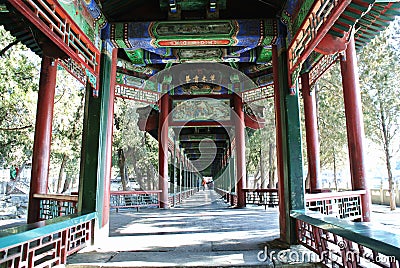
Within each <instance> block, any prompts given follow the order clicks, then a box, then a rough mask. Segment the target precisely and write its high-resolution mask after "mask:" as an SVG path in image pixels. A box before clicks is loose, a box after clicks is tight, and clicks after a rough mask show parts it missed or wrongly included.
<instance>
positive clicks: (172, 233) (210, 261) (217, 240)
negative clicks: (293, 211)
mask: <svg viewBox="0 0 400 268" xmlns="http://www.w3.org/2000/svg"><path fill="white" fill-rule="evenodd" d="M278 226H279V225H278V209H277V208H267V209H266V210H265V209H264V207H248V208H245V209H234V208H230V207H229V206H228V205H227V204H225V203H224V202H223V200H221V199H220V198H219V197H218V196H217V195H216V193H215V192H213V191H204V192H203V191H200V192H199V193H198V194H196V196H195V198H191V199H190V200H188V201H186V202H185V203H184V204H182V205H181V206H180V207H178V208H173V209H169V210H159V209H143V210H141V211H139V212H136V211H133V210H127V211H122V212H121V211H120V212H118V213H116V212H114V211H113V212H112V213H111V218H110V237H109V238H107V239H105V240H104V241H103V242H102V243H98V244H96V245H95V247H91V248H88V249H86V250H85V251H84V252H85V253H84V252H82V253H80V254H77V255H76V256H73V257H72V258H70V259H69V262H70V263H79V262H80V263H81V264H82V263H86V264H88V263H90V261H88V260H89V259H91V260H95V259H98V261H96V262H97V263H98V264H99V263H100V262H103V264H102V266H119V267H124V266H125V267H126V266H178V265H183V266H204V265H223V266H227V265H228V266H229V265H244V264H246V265H247V264H249V263H250V264H262V263H260V262H259V261H258V259H257V253H258V252H259V251H260V250H261V249H263V248H264V245H265V243H266V242H268V241H272V240H274V239H275V238H278V236H279V227H278ZM79 255H80V256H79Z"/></svg>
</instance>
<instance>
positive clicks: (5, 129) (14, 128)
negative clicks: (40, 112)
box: [0, 125, 32, 131]
mask: <svg viewBox="0 0 400 268" xmlns="http://www.w3.org/2000/svg"><path fill="white" fill-rule="evenodd" d="M30 127H32V125H27V126H23V127H13V128H3V127H0V130H3V131H15V130H24V129H27V128H30Z"/></svg>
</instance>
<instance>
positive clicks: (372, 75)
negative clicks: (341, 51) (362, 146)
mask: <svg viewBox="0 0 400 268" xmlns="http://www.w3.org/2000/svg"><path fill="white" fill-rule="evenodd" d="M390 31H391V29H389V30H387V31H385V32H382V33H381V34H380V35H379V36H378V37H376V38H375V39H374V40H372V42H371V43H370V44H369V45H368V46H366V47H365V48H364V49H363V51H362V53H361V54H360V64H359V67H360V82H361V86H362V89H363V100H364V107H363V108H364V115H365V122H366V126H367V127H366V128H365V131H366V135H367V136H368V137H369V138H370V139H371V140H373V141H374V142H375V143H377V144H380V145H382V146H385V136H386V138H387V139H388V141H389V143H392V142H394V141H395V138H396V135H397V132H398V129H399V123H400V117H399V115H400V99H399V97H398V96H399V94H400V80H399V75H400V66H399V64H398V62H399V60H400V57H399V55H397V50H398V48H396V47H394V46H393V45H392V42H391V39H390V37H389V34H390ZM390 147H391V148H388V149H390V151H391V154H392V153H394V150H396V149H398V148H396V147H394V148H393V146H390ZM397 147H398V146H397Z"/></svg>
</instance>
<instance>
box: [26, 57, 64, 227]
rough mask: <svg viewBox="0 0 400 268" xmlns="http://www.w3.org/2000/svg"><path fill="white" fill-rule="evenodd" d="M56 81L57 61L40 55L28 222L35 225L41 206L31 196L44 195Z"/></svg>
mask: <svg viewBox="0 0 400 268" xmlns="http://www.w3.org/2000/svg"><path fill="white" fill-rule="evenodd" d="M56 78H57V61H56V60H55V59H53V58H50V57H48V56H46V55H43V57H42V65H41V69H40V80H39V93H38V103H37V110H36V125H35V139H34V143H33V157H32V173H31V184H30V193H29V209H28V219H27V222H28V223H33V222H37V221H38V220H39V216H40V215H39V207H40V203H39V200H37V199H34V198H33V195H34V194H46V193H47V181H48V176H49V164H50V144H51V131H52V123H53V108H54V94H55V88H56Z"/></svg>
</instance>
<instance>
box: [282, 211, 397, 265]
mask: <svg viewBox="0 0 400 268" xmlns="http://www.w3.org/2000/svg"><path fill="white" fill-rule="evenodd" d="M290 216H291V217H292V218H295V219H298V220H301V221H304V222H307V223H309V224H311V225H313V226H316V227H319V228H321V229H323V230H326V231H328V232H331V233H333V234H337V235H339V236H341V237H343V238H346V239H348V240H350V241H353V242H356V243H358V244H360V245H363V246H365V247H367V248H370V249H372V250H376V251H377V252H380V253H382V254H385V255H386V256H395V257H396V259H398V260H400V235H399V234H395V233H391V232H387V231H384V230H380V229H377V228H376V226H371V225H370V224H371V223H369V222H349V221H346V220H341V219H338V218H335V217H332V216H327V215H324V214H321V213H318V212H313V211H306V210H292V211H291V212H290Z"/></svg>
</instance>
